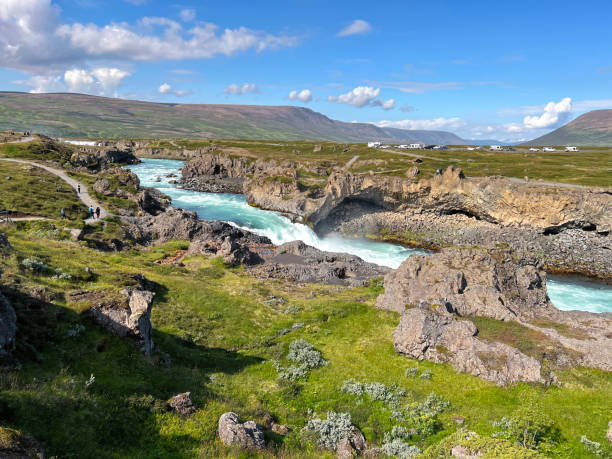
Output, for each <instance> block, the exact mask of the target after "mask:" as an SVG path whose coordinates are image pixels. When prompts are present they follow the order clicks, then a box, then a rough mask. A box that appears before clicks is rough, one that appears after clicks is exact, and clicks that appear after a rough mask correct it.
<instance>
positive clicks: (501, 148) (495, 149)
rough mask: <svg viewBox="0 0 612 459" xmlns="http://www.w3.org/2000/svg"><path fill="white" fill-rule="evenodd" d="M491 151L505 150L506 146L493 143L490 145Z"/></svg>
mask: <svg viewBox="0 0 612 459" xmlns="http://www.w3.org/2000/svg"><path fill="white" fill-rule="evenodd" d="M489 150H490V151H504V147H502V146H501V145H491V146H490V147H489Z"/></svg>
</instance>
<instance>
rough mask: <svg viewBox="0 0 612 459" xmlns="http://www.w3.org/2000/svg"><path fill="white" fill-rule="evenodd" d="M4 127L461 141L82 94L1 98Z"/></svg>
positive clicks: (296, 112)
mask: <svg viewBox="0 0 612 459" xmlns="http://www.w3.org/2000/svg"><path fill="white" fill-rule="evenodd" d="M5 129H18V130H23V129H28V130H31V131H32V132H39V133H42V134H45V135H48V136H52V137H88V138H160V137H165V138H168V137H180V138H231V139H268V140H331V141H337V142H367V141H370V140H380V141H385V142H410V141H417V140H418V141H422V142H425V143H452V144H461V143H463V142H462V141H461V139H460V138H459V137H457V136H456V135H454V134H451V133H449V132H444V131H407V130H403V129H383V128H379V127H377V126H374V125H373V124H366V123H345V122H342V121H336V120H332V119H330V118H328V117H326V116H324V115H322V114H320V113H317V112H315V111H313V110H310V109H308V108H303V107H293V106H277V107H276V106H275V107H273V106H256V105H204V104H162V103H152V102H141V101H134V100H124V99H116V98H106V97H97V96H89V95H84V94H26V93H17V92H0V130H5Z"/></svg>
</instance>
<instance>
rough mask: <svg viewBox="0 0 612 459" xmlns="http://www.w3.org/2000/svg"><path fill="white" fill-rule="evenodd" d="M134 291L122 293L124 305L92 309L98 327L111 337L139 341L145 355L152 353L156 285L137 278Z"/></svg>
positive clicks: (129, 290) (98, 306)
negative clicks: (152, 322)
mask: <svg viewBox="0 0 612 459" xmlns="http://www.w3.org/2000/svg"><path fill="white" fill-rule="evenodd" d="M137 280H138V282H139V284H140V285H138V286H137V287H135V288H127V289H124V290H122V291H121V293H122V294H123V295H125V297H126V303H125V304H116V303H109V304H105V303H100V304H98V305H96V306H94V307H92V308H91V309H90V313H91V315H92V317H93V319H94V320H95V322H97V323H98V324H100V325H101V326H102V327H104V328H106V329H107V330H108V331H110V332H111V333H113V334H115V335H118V336H121V337H130V338H133V339H136V340H137V341H138V342H139V343H140V345H141V348H142V351H143V352H144V354H145V355H151V352H152V351H153V347H154V343H153V326H152V325H151V308H152V307H153V298H154V297H155V293H154V292H153V291H152V290H153V285H154V284H152V283H151V282H150V281H148V280H147V279H146V278H145V277H144V276H139V277H138V279H137Z"/></svg>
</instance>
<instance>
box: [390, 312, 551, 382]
mask: <svg viewBox="0 0 612 459" xmlns="http://www.w3.org/2000/svg"><path fill="white" fill-rule="evenodd" d="M477 333H478V329H477V328H476V326H475V325H474V324H473V323H472V322H470V321H469V320H464V319H460V318H459V317H458V316H457V314H456V311H454V310H453V309H452V306H451V305H450V304H448V303H446V304H445V303H444V301H443V300H439V301H438V302H437V303H433V304H432V303H428V302H426V301H421V302H420V303H419V305H418V306H417V307H413V308H410V309H406V310H405V311H404V312H403V313H402V317H401V319H400V323H399V326H398V327H397V329H396V330H395V332H394V333H393V340H394V342H393V345H394V347H395V350H396V351H397V352H399V353H401V354H405V355H407V356H409V357H411V358H414V359H417V360H429V361H431V362H436V363H443V362H448V363H450V364H451V365H452V366H453V367H454V368H455V369H456V370H457V371H459V372H462V373H470V374H472V375H474V376H478V377H480V378H483V379H486V380H488V381H492V382H495V383H496V384H498V385H507V384H512V383H514V382H517V381H526V382H542V383H546V382H549V381H548V380H546V379H545V378H544V377H543V375H542V367H541V364H540V362H538V361H537V360H536V359H534V358H533V357H529V356H527V355H525V354H523V353H522V352H520V351H519V350H518V349H516V348H513V347H511V346H508V345H506V344H502V343H496V342H485V341H482V340H480V339H478V338H477V337H476V334H477Z"/></svg>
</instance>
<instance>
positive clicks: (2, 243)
mask: <svg viewBox="0 0 612 459" xmlns="http://www.w3.org/2000/svg"><path fill="white" fill-rule="evenodd" d="M2 248H5V249H10V248H11V244H10V243H9V240H8V237H6V234H4V233H2V232H0V249H2Z"/></svg>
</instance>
